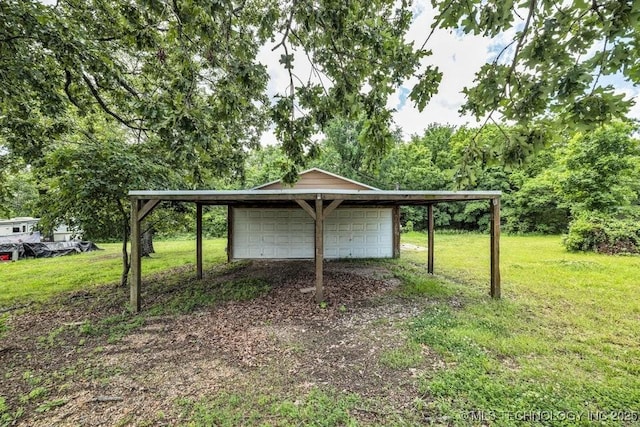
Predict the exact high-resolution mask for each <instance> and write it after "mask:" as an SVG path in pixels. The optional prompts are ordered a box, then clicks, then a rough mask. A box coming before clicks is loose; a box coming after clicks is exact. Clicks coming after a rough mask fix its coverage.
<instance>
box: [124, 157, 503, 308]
mask: <svg viewBox="0 0 640 427" xmlns="http://www.w3.org/2000/svg"><path fill="white" fill-rule="evenodd" d="M500 195H501V193H500V192H499V191H401V190H395V191H388V190H379V189H377V188H373V187H371V186H368V185H365V184H362V183H359V182H356V181H353V180H350V179H347V178H344V177H341V176H338V175H335V174H332V173H330V172H327V171H324V170H321V169H317V168H314V169H310V170H307V171H305V172H302V173H301V174H300V177H299V179H298V181H297V182H296V184H295V185H293V186H286V185H285V184H283V183H282V182H281V181H274V182H270V183H267V184H264V185H261V186H259V187H256V188H253V189H250V190H237V191H236V190H168V191H153V190H152V191H131V192H129V197H130V199H131V308H132V309H133V310H134V311H138V310H140V306H141V301H140V290H141V284H142V280H141V277H142V269H141V268H142V264H141V258H140V237H141V222H142V221H143V220H144V218H145V217H146V216H147V215H148V214H149V213H151V212H152V211H153V210H154V209H155V208H156V206H158V204H159V203H160V202H162V201H170V202H184V203H194V204H195V205H196V276H197V278H198V279H201V278H202V276H203V272H202V258H203V252H202V208H203V206H206V205H226V206H227V208H228V216H227V225H228V227H227V229H228V245H227V257H228V260H229V261H233V260H239V259H269V260H285V259H310V260H311V259H313V260H314V262H315V297H316V301H318V302H320V301H322V300H323V298H324V292H323V286H324V285H323V265H324V261H325V259H338V258H392V257H398V256H400V215H399V208H400V206H403V205H423V206H426V207H427V212H428V239H427V249H428V252H427V271H428V273H430V274H432V273H433V270H434V256H433V254H434V221H433V206H434V205H435V204H437V203H442V202H466V201H474V200H475V201H477V200H486V201H488V202H489V203H488V208H489V211H490V214H491V215H490V216H491V238H490V245H489V251H490V255H491V262H490V276H491V279H490V284H491V285H490V294H491V296H492V297H494V298H499V297H500V269H499V256H500V243H499V242H500Z"/></svg>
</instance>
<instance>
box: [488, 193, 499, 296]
mask: <svg viewBox="0 0 640 427" xmlns="http://www.w3.org/2000/svg"><path fill="white" fill-rule="evenodd" d="M489 211H490V215H491V291H490V294H491V297H492V298H495V299H499V298H500V198H499V197H496V198H494V199H491V200H490V201H489Z"/></svg>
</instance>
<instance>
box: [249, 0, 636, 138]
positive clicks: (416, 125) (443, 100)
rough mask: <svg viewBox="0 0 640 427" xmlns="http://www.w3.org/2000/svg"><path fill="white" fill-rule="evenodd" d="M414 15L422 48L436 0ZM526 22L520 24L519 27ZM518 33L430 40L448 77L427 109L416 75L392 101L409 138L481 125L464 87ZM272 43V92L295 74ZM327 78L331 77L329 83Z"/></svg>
mask: <svg viewBox="0 0 640 427" xmlns="http://www.w3.org/2000/svg"><path fill="white" fill-rule="evenodd" d="M413 12H414V20H413V22H412V25H411V28H410V30H409V32H408V34H407V40H409V41H413V42H414V43H415V45H416V47H420V46H421V45H422V44H423V42H424V41H425V39H426V38H427V36H428V34H429V33H430V31H431V23H432V22H433V19H434V16H435V11H434V9H433V7H432V6H431V2H430V0H420V1H417V2H415V3H414V6H413ZM518 26H521V24H517V25H516V28H518ZM515 32H516V29H515V28H512V29H511V30H509V31H507V32H506V33H505V34H502V35H500V36H498V37H497V38H494V39H491V38H489V37H482V36H472V35H464V34H462V33H461V32H456V31H447V30H436V31H435V32H434V33H433V35H432V36H431V38H430V39H429V41H428V43H427V45H426V46H425V47H426V48H427V49H430V50H432V51H433V55H431V56H428V57H426V58H424V60H423V61H424V65H426V64H432V65H436V66H438V67H439V69H440V71H441V72H442V73H443V77H442V82H441V84H440V87H439V91H438V93H437V94H436V95H435V96H434V97H433V98H432V99H431V101H430V102H429V103H428V104H427V106H426V108H425V109H424V110H423V111H422V112H419V111H418V110H417V109H416V108H415V107H414V106H413V103H412V101H411V100H410V99H407V95H408V91H410V90H411V88H412V87H413V85H414V84H415V83H416V80H415V79H413V80H410V81H407V82H405V84H404V85H403V86H402V87H401V88H399V89H398V90H397V91H396V92H395V93H394V94H393V95H392V96H390V97H389V100H388V102H387V107H388V108H393V109H397V111H395V113H394V114H393V118H394V121H395V123H396V125H397V126H399V127H400V128H401V129H402V130H403V133H404V136H405V138H408V137H409V136H410V135H411V134H414V133H417V134H420V133H422V132H423V130H424V129H425V128H426V127H427V126H428V125H429V124H431V123H440V124H451V125H456V126H459V125H464V124H471V125H474V124H476V123H477V122H476V120H475V118H474V117H472V116H468V115H465V116H462V115H460V113H459V112H458V111H459V109H460V107H461V106H462V104H463V103H464V101H465V97H464V94H463V93H462V90H463V89H464V87H470V86H471V85H472V84H473V79H474V76H475V73H476V72H477V71H478V70H479V69H480V67H481V66H482V65H484V64H485V63H486V62H487V61H492V60H493V59H494V58H495V57H496V55H497V54H498V53H499V52H500V51H501V50H502V48H503V47H504V46H506V45H507V43H508V42H510V41H511V40H512V38H513V36H514V34H515ZM271 48H272V45H271V46H266V47H264V48H263V49H262V50H261V51H260V54H259V59H260V60H261V61H262V62H263V63H264V64H266V65H267V67H268V71H269V75H270V76H271V80H270V82H269V95H270V96H273V95H274V94H275V93H277V92H280V93H283V92H284V91H285V90H286V88H287V87H288V85H289V77H288V74H287V73H286V71H285V70H284V69H283V68H282V66H281V65H280V64H278V59H279V58H280V54H281V53H282V52H280V51H276V52H271ZM512 50H513V48H511V50H508V51H507V52H505V53H504V54H503V56H502V57H501V62H509V61H510V60H511V59H510V58H511V56H510V54H511V53H512ZM300 56H301V55H297V56H296V62H295V64H296V73H298V75H299V76H300V77H301V78H303V77H304V78H303V80H306V78H307V77H308V75H309V73H310V70H311V69H310V66H309V63H308V61H306V58H304V57H300ZM325 83H326V82H325ZM616 83H618V84H616V86H617V87H619V88H620V90H621V91H624V92H625V93H626V94H627V96H628V97H631V98H634V99H637V98H638V97H639V96H640V88H635V87H632V86H631V85H630V84H627V83H624V82H622V81H619V82H616ZM630 117H633V118H636V119H640V102H639V103H637V104H636V105H635V106H634V107H632V109H631V112H630ZM275 142H276V138H275V137H274V136H273V134H269V135H265V136H264V143H267V144H273V143H275Z"/></svg>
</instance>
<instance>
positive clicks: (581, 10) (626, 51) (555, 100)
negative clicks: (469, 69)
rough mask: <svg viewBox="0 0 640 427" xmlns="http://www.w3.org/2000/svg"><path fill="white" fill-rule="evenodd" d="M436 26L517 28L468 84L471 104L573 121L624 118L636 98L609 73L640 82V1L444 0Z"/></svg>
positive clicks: (479, 113) (478, 111)
mask: <svg viewBox="0 0 640 427" xmlns="http://www.w3.org/2000/svg"><path fill="white" fill-rule="evenodd" d="M435 3H436V7H437V8H438V11H439V14H438V15H437V17H436V21H435V23H434V27H438V28H448V29H457V30H461V31H463V32H464V33H466V34H481V35H484V36H488V37H496V36H498V35H503V36H504V35H505V34H507V33H508V32H511V34H513V35H512V36H511V37H510V38H511V40H510V41H508V42H506V43H504V45H503V46H502V50H501V51H500V52H499V53H498V55H496V58H495V59H494V60H493V61H492V62H491V63H488V64H487V65H485V66H484V67H482V69H481V70H480V71H479V72H478V74H477V75H476V80H475V86H474V87H472V88H467V89H465V93H466V95H467V102H466V104H465V105H464V106H463V111H467V112H471V113H473V114H474V115H475V116H476V117H479V118H480V117H484V116H485V115H488V119H490V118H491V117H492V114H493V113H494V112H498V113H500V114H501V115H502V117H503V118H504V119H507V120H514V121H517V122H519V123H525V122H529V121H531V120H537V119H541V118H546V117H548V115H549V113H554V114H558V115H559V116H560V118H562V119H563V120H564V121H565V123H572V124H575V123H577V124H583V125H591V124H602V123H606V122H608V121H610V120H611V119H613V118H624V116H625V114H626V113H627V111H628V109H629V107H630V106H631V105H632V102H631V101H630V100H628V99H624V95H623V94H619V93H616V91H615V89H614V88H613V86H611V85H610V84H608V83H607V80H606V79H604V78H603V77H606V76H612V75H619V76H621V77H622V78H624V79H626V80H628V81H630V82H632V83H639V82H640V65H639V62H638V52H640V27H639V26H638V22H639V20H640V7H639V5H638V3H637V1H634V0H625V1H620V0H593V1H585V0H581V1H572V2H569V3H564V4H563V3H558V2H557V1H552V0H526V1H520V2H516V1H512V0H509V1H488V2H487V1H481V0H471V1H438V2H435Z"/></svg>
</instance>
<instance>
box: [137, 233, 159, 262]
mask: <svg viewBox="0 0 640 427" xmlns="http://www.w3.org/2000/svg"><path fill="white" fill-rule="evenodd" d="M153 232H154V230H153V228H149V229H147V230H145V231H144V232H143V233H142V241H141V242H140V255H141V256H149V255H151V254H154V253H156V251H155V250H154V249H153Z"/></svg>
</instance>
